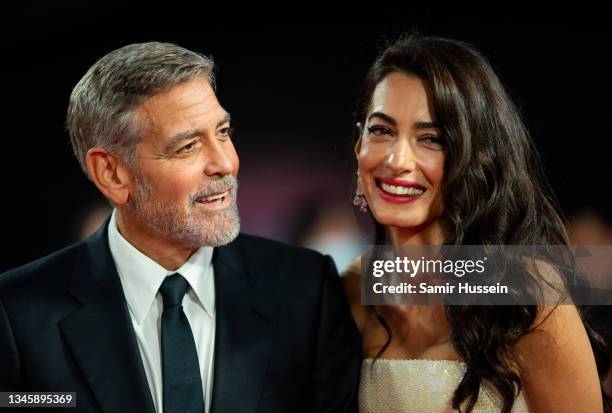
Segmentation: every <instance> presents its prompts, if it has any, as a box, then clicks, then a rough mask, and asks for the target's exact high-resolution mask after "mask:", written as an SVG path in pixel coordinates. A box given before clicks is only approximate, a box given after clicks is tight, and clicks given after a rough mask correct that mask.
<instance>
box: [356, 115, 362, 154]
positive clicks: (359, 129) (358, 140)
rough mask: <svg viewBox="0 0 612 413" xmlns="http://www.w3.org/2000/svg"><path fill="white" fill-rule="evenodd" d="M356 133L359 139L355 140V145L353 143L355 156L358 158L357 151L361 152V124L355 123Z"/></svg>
mask: <svg viewBox="0 0 612 413" xmlns="http://www.w3.org/2000/svg"><path fill="white" fill-rule="evenodd" d="M356 126H357V131H358V132H359V138H358V139H357V143H355V156H356V157H358V156H359V151H360V150H361V137H362V136H363V126H362V125H361V122H357V125H356Z"/></svg>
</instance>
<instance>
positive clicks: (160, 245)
mask: <svg viewBox="0 0 612 413" xmlns="http://www.w3.org/2000/svg"><path fill="white" fill-rule="evenodd" d="M115 219H116V221H117V229H118V230H119V233H120V234H121V235H122V236H123V238H125V239H126V240H127V241H128V242H129V243H130V244H132V246H134V248H136V249H137V250H139V251H140V252H142V253H143V254H144V255H146V256H147V257H149V258H151V259H152V260H153V261H155V262H157V263H158V264H159V265H161V266H162V267H164V268H165V269H167V270H168V271H174V270H176V269H177V268H179V267H181V266H182V265H183V264H184V263H185V262H186V261H187V260H188V259H189V257H190V256H191V254H193V253H194V252H195V251H196V250H197V248H194V247H192V246H186V245H184V244H180V243H177V242H176V241H175V240H171V239H168V238H167V237H164V236H163V235H160V234H158V233H154V232H152V231H151V230H150V229H149V228H148V227H147V226H146V225H144V224H143V223H142V222H140V221H139V220H138V219H136V217H134V216H133V215H132V214H130V213H129V212H128V211H125V210H120V209H116V212H115Z"/></svg>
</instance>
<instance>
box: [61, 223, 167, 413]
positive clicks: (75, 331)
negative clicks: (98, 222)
mask: <svg viewBox="0 0 612 413" xmlns="http://www.w3.org/2000/svg"><path fill="white" fill-rule="evenodd" d="M107 226H108V221H107V224H106V225H103V226H102V228H101V229H100V230H98V232H97V233H96V234H94V236H92V238H90V239H89V240H88V241H87V242H86V243H85V246H86V247H85V251H84V253H83V254H82V256H81V258H80V260H79V261H78V262H77V264H76V266H75V270H74V275H73V277H72V280H71V284H70V287H69V291H70V293H71V294H72V295H74V296H75V297H76V298H77V299H78V300H79V301H81V303H82V306H81V307H80V308H79V309H78V310H77V311H75V312H74V313H72V314H71V315H69V316H68V317H66V318H64V319H63V320H62V321H61V322H60V323H59V328H60V331H61V333H62V336H63V338H64V340H65V342H66V344H67V347H68V349H69V351H70V353H71V354H72V356H73V358H74V360H75V361H76V364H77V365H78V367H79V369H80V370H81V373H82V375H83V377H84V378H85V381H86V382H87V383H88V385H89V387H90V388H91V391H92V393H93V395H94V397H95V399H96V401H97V402H98V404H99V405H100V408H101V409H102V411H103V412H107V413H111V412H122V411H139V412H151V413H153V412H155V408H154V404H153V400H152V398H151V393H150V389H149V386H148V383H147V378H146V375H145V372H144V368H143V365H142V359H141V356H140V351H139V350H138V344H137V341H136V336H135V334H134V330H133V328H132V324H131V320H130V317H129V313H128V309H127V304H126V302H125V298H124V295H123V289H122V287H121V281H120V279H119V275H118V274H117V270H116V269H115V264H114V261H113V259H112V256H111V253H110V249H109V246H108V238H107ZM77 403H78V402H77Z"/></svg>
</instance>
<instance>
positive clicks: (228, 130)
mask: <svg viewBox="0 0 612 413" xmlns="http://www.w3.org/2000/svg"><path fill="white" fill-rule="evenodd" d="M219 134H220V135H221V136H225V137H228V138H231V137H232V136H233V135H234V128H233V127H231V126H227V127H225V128H221V129H219Z"/></svg>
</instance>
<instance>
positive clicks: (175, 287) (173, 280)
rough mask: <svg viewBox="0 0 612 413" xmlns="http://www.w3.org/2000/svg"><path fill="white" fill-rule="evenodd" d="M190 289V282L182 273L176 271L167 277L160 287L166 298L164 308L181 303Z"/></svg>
mask: <svg viewBox="0 0 612 413" xmlns="http://www.w3.org/2000/svg"><path fill="white" fill-rule="evenodd" d="M188 289H189V283H187V280H186V279H185V278H183V276H182V275H181V274H179V273H175V274H172V275H169V276H168V277H166V279H165V280H164V282H163V283H162V285H161V287H159V292H160V293H161V295H162V297H163V299H164V308H166V307H170V306H173V305H180V304H181V303H182V302H183V297H184V296H185V293H186V292H187V290H188Z"/></svg>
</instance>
